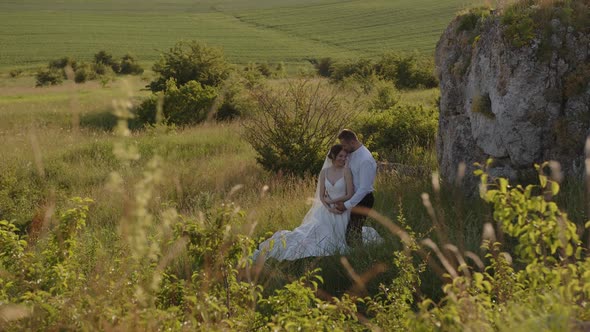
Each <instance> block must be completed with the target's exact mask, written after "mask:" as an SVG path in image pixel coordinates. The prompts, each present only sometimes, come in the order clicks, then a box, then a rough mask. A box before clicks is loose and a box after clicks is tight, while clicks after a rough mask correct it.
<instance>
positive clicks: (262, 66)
mask: <svg viewBox="0 0 590 332" xmlns="http://www.w3.org/2000/svg"><path fill="white" fill-rule="evenodd" d="M256 69H257V70H258V71H259V72H260V74H262V76H264V77H266V78H268V77H271V76H273V72H272V69H271V68H270V66H269V65H268V63H265V62H263V63H259V64H257V65H256Z"/></svg>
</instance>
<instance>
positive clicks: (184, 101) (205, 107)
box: [135, 79, 217, 125]
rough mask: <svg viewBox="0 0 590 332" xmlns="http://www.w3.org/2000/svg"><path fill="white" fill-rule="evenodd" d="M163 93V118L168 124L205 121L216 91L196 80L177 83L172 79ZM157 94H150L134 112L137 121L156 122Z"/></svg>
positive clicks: (209, 112)
mask: <svg viewBox="0 0 590 332" xmlns="http://www.w3.org/2000/svg"><path fill="white" fill-rule="evenodd" d="M162 94H163V109H162V116H163V120H164V121H165V122H166V123H168V124H175V125H193V124H197V123H200V122H203V121H205V120H206V119H207V118H208V117H209V116H210V115H211V114H212V113H213V109H212V107H213V105H214V101H215V99H216V98H217V91H216V90H215V89H214V88H212V87H210V86H203V85H201V84H200V83H199V82H197V81H189V82H187V83H186V84H184V85H180V86H179V85H177V83H176V81H175V80H174V79H170V80H168V82H167V83H166V89H165V90H164V91H163V92H162ZM157 105H158V96H157V95H152V96H151V97H150V98H149V99H147V100H146V101H144V102H143V103H142V104H141V105H140V106H139V107H138V108H137V109H136V110H135V113H136V115H137V117H138V121H139V122H140V123H144V124H154V123H156V113H157Z"/></svg>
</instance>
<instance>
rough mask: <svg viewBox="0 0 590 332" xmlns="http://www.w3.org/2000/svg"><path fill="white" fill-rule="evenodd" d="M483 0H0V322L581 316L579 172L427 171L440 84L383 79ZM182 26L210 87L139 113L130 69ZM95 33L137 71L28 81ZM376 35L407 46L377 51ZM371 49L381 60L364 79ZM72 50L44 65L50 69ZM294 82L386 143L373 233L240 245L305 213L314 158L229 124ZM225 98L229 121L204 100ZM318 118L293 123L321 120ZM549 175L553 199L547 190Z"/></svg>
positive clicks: (545, 325) (173, 323) (145, 326)
mask: <svg viewBox="0 0 590 332" xmlns="http://www.w3.org/2000/svg"><path fill="white" fill-rule="evenodd" d="M480 4H481V1H475V0H444V1H436V0H366V1H355V0H348V1H341V0H283V1H277V0H203V1H195V0H102V1H101V0H2V1H0V331H5V330H6V331H23V330H24V331H42V330H50V331H58V330H59V331H69V330H76V331H78V330H81V331H94V330H101V331H152V330H153V331H195V330H197V331H327V330H332V331H406V330H417V331H463V330H465V331H532V330H540V331H541V330H542V331H545V330H547V331H563V330H572V331H578V330H583V329H582V328H583V327H584V326H585V325H584V324H585V323H586V321H588V320H590V318H589V317H590V314H588V305H587V304H588V303H590V287H588V285H589V284H590V260H588V259H586V260H585V261H584V256H583V255H586V252H585V250H586V249H584V252H582V249H583V248H582V242H581V241H579V237H581V236H582V235H584V232H585V229H584V227H583V225H584V223H585V222H586V221H587V212H586V207H587V205H586V201H585V195H587V191H586V188H585V184H584V183H582V182H581V181H565V182H564V183H561V184H560V185H561V187H560V186H559V185H557V183H556V182H555V181H554V180H553V179H551V178H542V177H541V178H540V181H541V182H543V181H545V183H546V184H547V183H548V184H549V187H545V188H541V187H539V186H533V187H530V190H529V189H527V190H526V191H525V190H521V189H522V188H518V187H514V186H508V185H507V182H502V181H499V182H497V183H496V182H489V183H490V185H489V186H488V187H487V188H488V191H487V193H486V194H485V195H484V196H483V198H485V200H487V202H486V201H485V200H484V199H482V197H480V196H479V195H477V193H474V192H469V193H467V192H465V191H464V190H463V189H462V188H460V187H458V186H456V185H454V184H448V183H445V182H444V179H440V177H439V175H438V173H437V162H436V150H435V148H436V144H435V142H434V137H435V133H436V130H437V129H436V128H437V127H436V125H437V123H438V122H437V121H438V109H437V105H438V98H439V97H440V91H439V89H438V88H423V87H424V86H426V85H425V84H424V83H423V82H424V81H420V82H421V83H418V84H416V85H413V87H416V86H418V88H407V86H408V85H406V87H405V88H404V87H397V85H396V84H397V83H398V81H397V80H399V79H400V77H402V78H403V77H405V78H406V79H407V80H411V79H416V80H418V78H419V77H421V76H420V75H416V74H421V75H422V76H424V75H431V74H432V73H430V72H429V71H430V69H429V68H430V67H427V66H430V65H431V63H430V62H429V60H432V55H433V50H434V48H435V45H436V42H437V41H438V39H439V37H440V35H441V33H442V31H443V30H444V29H445V27H446V26H447V24H448V23H449V22H450V21H451V20H452V19H453V18H454V17H455V16H456V15H457V13H458V12H459V11H461V10H463V9H465V8H469V7H473V6H476V5H480ZM478 15H479V16H481V17H479V16H478ZM474 17H475V18H476V19H477V20H479V19H482V20H483V19H485V18H484V17H483V16H482V15H480V14H477V13H476V15H474ZM468 18H473V17H471V16H469V17H468ZM478 22H479V21H478ZM179 40H187V41H188V40H197V41H199V42H204V43H206V44H208V45H211V46H220V47H222V48H223V50H224V54H225V56H226V57H227V59H228V61H229V63H225V62H224V63H223V64H221V65H219V67H224V66H225V67H226V69H227V70H228V76H227V77H226V78H224V79H223V80H222V81H223V82H222V83H220V84H219V85H218V86H214V87H213V86H212V87H210V88H211V89H213V90H214V91H215V93H218V94H216V97H215V98H217V99H215V101H214V102H213V104H212V106H211V105H210V106H208V108H207V112H209V114H208V115H209V116H206V117H202V118H203V119H205V118H206V119H207V120H204V121H202V122H200V123H198V124H194V123H191V122H186V123H178V124H176V123H170V122H166V121H164V122H159V123H158V122H156V123H153V124H152V123H148V122H145V123H139V122H138V121H139V120H138V118H140V117H141V114H142V113H140V110H141V107H142V106H143V104H142V102H143V101H145V100H148V98H152V99H151V100H153V101H154V104H158V105H159V101H156V99H157V96H158V95H157V94H156V93H154V94H152V93H151V91H149V90H148V89H147V88H146V85H148V84H149V83H150V81H152V80H154V79H156V75H157V70H158V69H157V68H152V70H150V66H151V64H153V63H154V61H156V60H157V59H158V58H159V57H160V54H161V53H162V52H165V51H167V50H168V49H169V48H170V47H171V46H173V45H174V44H175V43H176V42H177V41H179ZM99 50H105V51H107V52H108V53H112V54H113V55H114V57H115V58H117V59H118V58H120V57H121V56H122V55H123V54H125V53H128V52H129V53H132V54H134V55H135V56H136V57H137V59H138V60H139V61H140V62H141V64H142V65H143V68H144V69H146V71H145V72H144V73H143V74H141V75H137V76H126V75H115V73H114V72H112V71H110V72H107V73H106V74H105V73H103V74H98V72H97V73H96V74H97V75H98V76H96V77H93V78H92V79H91V78H89V79H88V81H85V82H84V83H81V84H76V83H74V82H73V81H72V79H71V78H72V77H71V75H70V79H65V80H64V82H63V83H61V84H58V85H52V86H44V87H38V88H36V87H34V86H35V83H36V78H35V77H34V74H33V72H34V71H35V70H36V69H37V68H39V67H42V66H46V65H47V63H48V62H49V61H51V60H55V59H58V58H61V57H64V56H71V57H73V58H75V59H77V60H82V61H85V62H88V61H91V60H93V55H94V54H95V53H96V52H98V51H99ZM389 52H396V53H398V54H406V55H407V54H412V55H418V57H417V59H418V60H416V59H415V58H412V57H406V58H401V57H399V58H396V57H393V56H392V57H390V58H386V57H384V58H380V56H381V55H383V54H386V53H389ZM324 57H331V58H332V59H333V60H334V61H333V62H331V63H328V64H331V65H332V66H336V67H332V68H331V69H334V68H336V69H338V68H340V69H342V68H344V69H347V67H346V66H350V67H349V68H348V69H350V70H351V71H352V72H354V73H355V74H351V75H350V76H343V77H341V78H340V79H335V78H334V76H332V77H331V78H327V77H320V76H319V75H318V73H316V72H315V71H313V68H312V66H311V65H310V62H309V60H312V59H319V58H324ZM344 59H351V60H359V59H361V61H357V62H352V63H348V62H346V61H340V62H339V60H344ZM362 59H371V60H373V61H374V62H367V61H362ZM379 59H381V60H382V59H389V60H391V61H390V62H387V63H386V64H388V65H389V66H391V67H388V68H389V69H390V70H389V73H390V74H391V73H392V72H395V73H396V74H395V75H399V76H395V77H389V78H387V77H385V78H384V77H382V76H379V75H380V74H382V73H376V70H375V68H376V67H375V65H376V64H377V61H379ZM414 60H416V62H412V61H414ZM423 60H425V61H423ZM396 61H399V62H396ZM404 61H405V62H404ZM420 61H423V62H420ZM329 62H330V61H329ZM248 63H250V64H252V63H258V64H265V63H266V64H278V63H284V64H285V66H264V65H261V66H255V65H251V66H243V65H244V64H248ZM99 64H102V63H95V65H99ZM235 64H237V65H239V66H236V65H235ZM324 64H326V63H324ZM404 64H405V65H407V67H408V68H406V69H407V70H408V71H406V72H403V71H398V69H399V68H400V67H403V66H404ZM338 66H341V67H338ZM371 66H372V67H371ZM396 66H398V67H396ZM422 66H423V67H422ZM285 67H286V68H285ZM303 67H305V68H306V70H298V69H302V68H303ZM318 67H319V66H318ZM368 67H370V69H371V70H366V69H367V68H368ZM88 68H94V67H88ZM424 68H427V69H424ZM15 69H22V71H19V70H15ZM68 69H69V68H67V67H66V70H65V71H64V69H59V70H57V69H56V70H54V73H57V75H60V76H59V78H60V79H61V78H62V76H64V75H65V74H66V73H67V70H68ZM217 69H219V68H217ZM316 69H319V68H316ZM393 69H395V70H393ZM89 70H90V69H89ZM92 70H95V69H92ZM109 70H110V68H109ZM355 70H356V71H355ZM154 71H156V72H154ZM266 71H268V73H267V74H268V75H266V74H265V72H266ZM343 71H345V70H343ZM117 72H118V71H117ZM400 72H401V73H402V74H399V73H400ZM332 73H333V72H331V73H330V75H332ZM403 74H406V76H403ZM412 75H414V76H412ZM65 76H67V75H65ZM65 76H64V77H65ZM408 77H410V78H408ZM416 77H418V78H416ZM427 78H429V77H427ZM432 78H433V79H434V77H432ZM194 79H195V80H196V78H194ZM171 81H172V80H171ZM169 82H170V81H169ZM294 82H295V83H294ZM300 82H305V83H306V84H309V85H311V86H312V87H315V86H316V84H317V90H314V91H319V93H318V94H317V95H314V97H313V98H317V99H313V98H310V100H311V101H310V105H311V104H313V103H316V104H314V105H319V104H321V103H322V102H325V101H326V100H329V101H330V102H331V101H334V100H335V101H337V102H342V105H347V106H344V107H350V109H347V110H340V109H338V108H334V110H335V111H334V112H335V113H334V114H332V113H330V114H328V113H326V112H323V111H324V110H325V109H329V108H328V107H330V106H331V104H330V103H329V102H326V103H325V104H322V105H324V106H325V108H323V109H322V113H321V114H322V116H323V117H326V118H331V119H333V120H334V121H337V120H339V118H336V117H338V116H341V115H342V114H349V115H350V118H345V117H341V118H343V119H345V121H343V122H344V125H345V126H353V127H352V129H356V128H354V126H355V125H356V126H358V127H362V128H363V130H365V133H366V134H367V137H368V139H367V141H365V143H367V145H368V144H374V145H373V146H375V147H379V148H380V149H382V150H381V151H383V154H381V155H379V153H377V154H376V155H377V158H378V159H379V161H380V168H379V172H378V174H377V178H376V182H375V189H376V191H375V197H376V201H375V206H374V210H373V211H372V212H371V213H372V214H371V218H369V219H368V220H367V225H369V226H372V227H375V228H376V229H377V230H378V232H379V233H380V235H381V236H382V237H383V238H384V242H382V243H378V244H371V245H366V246H362V247H358V248H352V249H351V250H350V251H347V252H346V253H341V254H338V255H333V256H327V257H310V258H304V259H300V260H296V261H286V262H277V261H274V260H268V261H266V262H264V261H260V260H259V261H258V262H254V261H252V260H250V258H251V254H252V251H253V249H254V248H256V247H257V245H258V244H259V243H260V242H261V241H262V240H264V239H265V238H267V237H268V236H270V235H271V234H272V233H274V232H276V231H278V230H292V229H294V228H296V227H297V226H298V225H299V224H300V223H301V221H302V219H303V218H304V216H305V215H306V213H307V211H308V209H309V198H310V197H311V196H313V195H314V191H315V188H316V182H317V178H316V175H315V174H308V173H306V175H305V176H296V175H290V174H289V173H288V172H283V171H282V169H281V170H279V171H270V170H268V169H265V168H264V167H263V166H262V164H263V163H262V162H260V159H261V155H260V154H259V153H257V151H256V150H255V148H253V146H255V145H254V144H250V143H249V142H248V140H247V139H246V137H247V135H246V133H247V130H248V128H250V127H248V126H249V125H252V123H253V122H254V120H257V121H260V123H267V124H268V123H273V121H275V120H277V118H274V119H272V120H269V118H268V114H269V113H266V115H265V114H264V113H261V110H262V109H264V107H265V106H268V105H274V104H273V103H270V102H269V103H266V104H265V101H267V100H266V99H264V98H266V97H268V96H272V94H268V95H263V94H260V91H265V89H268V91H278V95H279V96H280V93H282V94H283V95H287V94H288V93H289V92H290V90H289V87H292V86H295V85H297V84H298V83H300ZM415 82H416V81H415ZM189 83H190V84H189ZM192 83H196V82H194V81H189V82H188V83H186V84H185V85H184V86H181V85H179V86H177V87H176V88H177V89H175V88H174V86H173V84H175V83H171V84H172V85H170V86H171V87H170V88H169V87H168V85H167V86H166V90H164V91H160V92H159V93H161V94H160V95H163V96H164V97H163V99H161V100H166V99H165V98H166V97H167V96H168V97H169V96H172V97H174V98H170V99H167V100H169V101H170V104H171V106H172V107H170V108H171V109H173V110H175V111H177V112H178V113H180V112H183V111H185V110H186V109H189V110H191V111H192V112H194V113H198V112H203V109H202V108H197V107H196V106H195V105H194V104H196V103H203V104H205V102H204V101H202V100H204V99H203V98H201V99H200V98H193V97H195V95H196V96H197V97H202V96H203V95H204V93H203V92H202V91H201V90H199V89H198V88H201V87H202V86H201V85H200V84H201V83H202V82H201V83H198V84H194V85H192V88H191V89H193V90H190V89H185V88H186V87H187V86H191V84H192ZM405 83H406V84H408V82H405ZM410 83H411V82H410ZM203 84H204V83H203ZM195 86H197V87H195ZM430 86H436V80H435V84H434V85H430ZM171 91H172V92H171ZM178 91H182V93H185V94H181V93H178ZM187 91H188V92H187ZM195 91H197V92H195ZM174 93H175V94H174ZM199 93H200V95H199ZM332 93H333V94H332ZM167 94H168V95H167ZM324 94H325V95H324ZM187 96H188V97H187ZM261 96H262V97H261ZM300 96H304V97H301V99H298V100H297V101H298V102H300V101H302V102H304V103H305V102H307V101H308V100H307V99H306V98H308V97H307V96H306V95H304V94H301V95H300ZM324 97H325V98H326V99H322V98H324ZM175 98H176V99H175ZM183 98H193V99H190V100H191V102H190V103H186V102H185V101H186V100H188V99H183ZM257 98H258V99H257ZM195 100H197V101H195ZM277 100H279V99H277ZM318 100H319V101H318ZM349 100H353V101H354V102H350V103H346V102H348V101H349ZM226 101H227V102H228V103H227V105H229V106H228V108H229V111H228V113H230V112H234V113H230V114H238V115H237V116H236V117H235V118H231V117H228V118H220V117H216V115H219V113H221V110H223V109H224V106H227V105H226V104H225V102H226ZM279 101H281V100H279ZM186 104H189V105H188V106H189V107H187V105H186ZM281 105H282V106H284V105H287V106H285V109H288V107H289V105H290V104H289V103H288V102H286V104H281ZM326 105H327V106H326ZM357 105H363V106H362V107H360V106H357ZM190 106H193V108H190ZM198 106H199V107H201V105H198ZM146 107H147V106H146ZM166 107H167V105H166V104H165V103H164V105H163V108H164V109H166ZM174 107H176V108H174ZM232 107H233V108H235V109H232ZM154 108H155V110H154V111H155V112H156V113H157V112H160V111H161V109H160V108H159V106H154ZM312 108H313V107H312V106H309V107H308V112H309V110H310V109H312ZM146 109H147V110H148V111H152V109H149V108H146ZM301 109H305V107H302V108H301ZM330 109H331V108H330ZM138 110H139V111H138ZM350 110H354V111H355V112H357V114H353V113H344V111H350ZM215 112H217V114H214V113H215ZM289 112H294V111H292V110H290V109H288V110H286V111H284V112H277V113H276V114H279V115H284V114H287V115H291V114H289ZM338 112H343V113H338ZM134 114H135V115H136V116H135V117H133V115H134ZM151 114H153V113H150V115H151ZM169 114H170V113H169ZM199 115H201V114H199ZM193 116H195V115H194V114H193ZM265 116H267V117H266V118H265ZM156 118H158V117H157V116H156ZM179 118H181V119H182V117H179ZM282 118H283V120H284V119H288V118H290V116H283V117H282ZM291 118H296V116H292V117H291ZM169 119H170V118H168V120H169ZM309 119H315V118H313V117H310V118H306V120H309ZM358 119H361V120H363V121H365V122H364V123H362V122H358ZM375 119H377V120H375ZM279 120H280V119H279ZM314 121H315V120H314ZM314 121H311V120H309V121H308V122H307V124H308V129H310V128H311V127H312V126H313V125H311V123H315V126H316V128H317V127H319V126H320V125H319V124H320V122H321V121H319V120H318V121H317V122H314ZM187 123H188V124H187ZM287 123H289V122H288V121H287ZM293 123H295V125H293ZM291 125H292V126H298V125H300V123H298V122H297V121H295V120H293V122H291ZM363 125H366V126H363ZM391 128H395V130H399V131H400V133H397V132H391V131H392V130H393V129H391ZM424 128H427V129H428V130H427V131H428V132H425V130H423V129H424ZM284 129H285V128H278V127H276V126H275V127H272V130H269V132H272V133H275V134H276V133H278V135H279V136H280V135H282V133H283V130H284ZM419 129H422V131H419ZM408 133H409V134H408ZM333 134H334V136H335V135H336V134H337V133H336V132H334V133H333ZM361 134H362V133H361ZM404 134H405V136H404ZM412 135H414V136H412ZM275 137H276V136H275ZM281 138H282V137H281ZM312 139H314V138H313V137H312ZM421 139H422V140H421ZM423 140H426V141H427V142H423ZM398 141H404V143H405V144H406V145H402V143H399V142H398ZM408 142H409V143H408ZM272 143H274V142H271V143H270V144H269V145H272ZM332 143H336V139H334V141H333V142H330V144H332ZM398 143H399V145H396V146H395V148H393V147H391V146H389V145H395V144H398ZM326 145H329V144H326ZM295 148H299V149H301V145H299V146H297V145H295ZM327 149H328V146H326V150H327ZM321 153H322V155H323V153H324V151H321ZM316 155H317V154H316ZM290 161H292V162H294V161H293V160H290ZM304 174H305V173H304ZM482 174H483V173H482ZM560 188H561V191H560V192H559V193H558V195H557V197H555V201H556V202H557V205H555V204H554V203H553V202H552V201H550V200H549V198H553V196H555V194H556V193H557V191H559V190H560ZM549 189H550V191H548V190H549ZM490 192H491V194H490ZM527 195H528V196H527ZM543 195H544V196H543ZM545 198H547V200H545ZM558 207H559V209H562V210H563V211H567V213H568V214H567V215H566V214H565V213H563V214H562V213H561V212H560V211H561V210H559V209H558ZM509 232H513V233H512V234H517V235H516V236H515V235H510V234H509ZM576 232H577V233H576ZM275 245H281V244H279V243H276V244H275ZM523 253H524V254H523ZM527 255H528V256H527ZM523 257H524V258H523ZM531 257H533V258H532V259H531Z"/></svg>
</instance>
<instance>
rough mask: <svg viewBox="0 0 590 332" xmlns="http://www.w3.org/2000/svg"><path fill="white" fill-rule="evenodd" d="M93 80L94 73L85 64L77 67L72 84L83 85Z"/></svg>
mask: <svg viewBox="0 0 590 332" xmlns="http://www.w3.org/2000/svg"><path fill="white" fill-rule="evenodd" d="M95 78H96V73H95V72H94V71H93V70H92V67H90V66H89V65H87V64H82V65H80V66H78V68H77V69H76V71H75V72H74V82H76V83H84V82H86V81H89V80H93V79H95Z"/></svg>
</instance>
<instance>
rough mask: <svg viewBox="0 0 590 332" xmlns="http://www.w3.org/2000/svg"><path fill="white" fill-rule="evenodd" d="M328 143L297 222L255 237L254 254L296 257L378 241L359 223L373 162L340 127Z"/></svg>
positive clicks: (369, 195)
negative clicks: (258, 240) (310, 197)
mask: <svg viewBox="0 0 590 332" xmlns="http://www.w3.org/2000/svg"><path fill="white" fill-rule="evenodd" d="M338 139H339V140H340V144H337V145H334V146H332V148H330V152H329V153H328V157H327V158H326V161H325V162H324V165H323V167H322V170H321V172H320V175H319V180H318V185H317V189H316V195H315V197H314V203H313V205H312V207H311V209H310V210H309V211H308V212H307V214H306V216H305V218H303V222H302V223H301V225H300V226H299V227H297V228H295V229H294V230H293V231H286V230H282V231H278V232H276V233H275V234H274V235H273V236H272V237H271V238H269V239H267V240H266V241H264V242H263V243H261V244H260V245H259V247H258V250H256V252H255V254H254V258H255V259H256V258H258V257H259V256H262V257H264V258H271V257H272V258H274V259H276V260H296V259H300V258H305V257H318V256H331V255H336V254H344V253H345V252H346V251H347V250H348V249H349V248H350V247H358V246H360V245H362V244H363V243H370V242H380V241H382V239H381V237H380V236H379V234H378V233H377V231H375V229H373V228H371V227H363V224H364V222H365V219H366V213H364V212H363V211H356V210H358V208H360V207H364V208H368V209H370V208H372V207H373V202H374V197H373V182H374V180H375V176H376V172H377V163H376V162H375V159H373V156H372V155H371V152H370V151H369V150H368V149H367V148H366V147H365V146H364V145H363V144H362V143H361V142H359V140H358V138H357V136H356V134H355V133H354V132H353V131H351V130H348V129H344V130H342V131H341V132H340V134H339V135H338Z"/></svg>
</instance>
